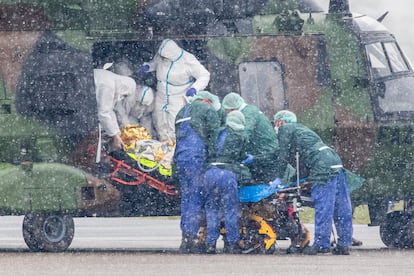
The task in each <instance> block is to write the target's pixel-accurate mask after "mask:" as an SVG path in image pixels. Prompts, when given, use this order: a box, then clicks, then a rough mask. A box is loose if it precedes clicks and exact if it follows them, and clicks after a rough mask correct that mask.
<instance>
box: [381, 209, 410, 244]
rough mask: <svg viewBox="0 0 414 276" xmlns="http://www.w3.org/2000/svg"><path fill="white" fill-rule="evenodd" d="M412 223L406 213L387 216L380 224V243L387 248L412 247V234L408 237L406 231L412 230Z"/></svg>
mask: <svg viewBox="0 0 414 276" xmlns="http://www.w3.org/2000/svg"><path fill="white" fill-rule="evenodd" d="M412 221H413V220H412V219H411V220H410V218H409V217H408V215H407V214H406V213H404V212H401V211H399V212H392V213H389V214H387V217H386V219H385V221H384V222H382V223H381V224H380V237H381V240H382V242H383V243H384V244H385V245H386V246H388V247H395V248H407V247H413V242H412V239H413V238H414V237H412V235H413V234H411V235H410V233H409V231H407V229H408V230H409V229H410V228H414V225H413V224H414V223H413V222H412ZM410 236H411V237H410Z"/></svg>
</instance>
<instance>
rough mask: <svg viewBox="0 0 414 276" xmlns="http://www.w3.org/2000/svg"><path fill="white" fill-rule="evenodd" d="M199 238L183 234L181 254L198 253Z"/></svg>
mask: <svg viewBox="0 0 414 276" xmlns="http://www.w3.org/2000/svg"><path fill="white" fill-rule="evenodd" d="M196 251H198V244H197V237H196V236H194V235H192V234H187V233H183V236H182V239H181V245H180V248H179V252H180V253H181V254H190V253H198V252H196Z"/></svg>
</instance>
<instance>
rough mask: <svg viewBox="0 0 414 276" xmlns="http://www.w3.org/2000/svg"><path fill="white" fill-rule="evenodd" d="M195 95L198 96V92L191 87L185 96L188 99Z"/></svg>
mask: <svg viewBox="0 0 414 276" xmlns="http://www.w3.org/2000/svg"><path fill="white" fill-rule="evenodd" d="M195 94H197V90H196V89H195V88H193V87H191V88H190V89H188V90H187V92H186V93H185V95H186V96H187V97H193V96H194V95H195Z"/></svg>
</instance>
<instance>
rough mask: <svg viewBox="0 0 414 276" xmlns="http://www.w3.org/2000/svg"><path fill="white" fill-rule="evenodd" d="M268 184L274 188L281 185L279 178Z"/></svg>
mask: <svg viewBox="0 0 414 276" xmlns="http://www.w3.org/2000/svg"><path fill="white" fill-rule="evenodd" d="M269 184H270V187H272V188H276V187H277V186H279V185H280V184H282V179H280V178H279V177H277V178H276V179H275V180H273V181H272V182H270V183H269Z"/></svg>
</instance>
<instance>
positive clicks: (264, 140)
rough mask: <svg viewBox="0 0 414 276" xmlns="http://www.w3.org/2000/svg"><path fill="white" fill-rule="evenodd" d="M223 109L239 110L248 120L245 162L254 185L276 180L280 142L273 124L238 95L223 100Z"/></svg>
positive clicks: (228, 95) (231, 95)
mask: <svg viewBox="0 0 414 276" xmlns="http://www.w3.org/2000/svg"><path fill="white" fill-rule="evenodd" d="M222 106H223V108H224V109H225V110H226V112H227V113H228V112H230V111H233V110H239V111H241V112H242V113H243V115H244V117H245V118H246V128H245V131H246V135H247V139H248V144H247V147H246V153H247V156H246V157H247V158H246V159H245V160H244V161H243V163H244V164H245V165H247V166H248V167H249V169H250V172H251V174H252V181H253V182H254V183H263V182H266V183H267V182H269V181H271V180H273V179H274V170H275V168H276V165H277V160H275V158H274V156H275V155H276V154H277V150H278V141H277V137H276V134H275V132H274V130H273V126H272V123H271V122H270V120H269V119H268V118H267V117H266V115H264V114H263V112H261V111H260V110H259V108H257V107H256V106H254V105H250V104H247V103H245V102H244V99H243V98H242V97H241V96H240V95H239V94H237V93H234V92H231V93H229V94H227V95H226V96H225V97H224V98H223V102H222Z"/></svg>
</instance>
